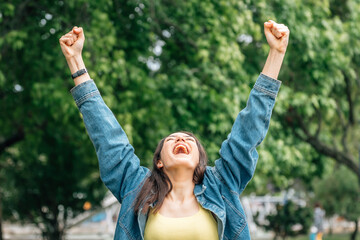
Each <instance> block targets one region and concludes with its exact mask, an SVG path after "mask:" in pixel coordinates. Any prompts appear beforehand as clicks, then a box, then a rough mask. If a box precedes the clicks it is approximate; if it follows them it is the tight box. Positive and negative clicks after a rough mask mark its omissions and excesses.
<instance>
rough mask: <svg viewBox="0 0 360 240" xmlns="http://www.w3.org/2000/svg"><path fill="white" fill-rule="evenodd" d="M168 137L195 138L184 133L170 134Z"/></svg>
mask: <svg viewBox="0 0 360 240" xmlns="http://www.w3.org/2000/svg"><path fill="white" fill-rule="evenodd" d="M168 137H193V136H191V135H189V134H186V133H182V132H175V133H172V134H170V135H169V136H168Z"/></svg>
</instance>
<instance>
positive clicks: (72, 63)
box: [66, 55, 85, 74]
mask: <svg viewBox="0 0 360 240" xmlns="http://www.w3.org/2000/svg"><path fill="white" fill-rule="evenodd" d="M66 61H67V63H68V66H69V68H70V72H71V74H74V73H76V72H77V71H79V70H80V69H83V68H85V64H84V61H83V59H82V56H81V55H76V56H73V57H70V58H66Z"/></svg>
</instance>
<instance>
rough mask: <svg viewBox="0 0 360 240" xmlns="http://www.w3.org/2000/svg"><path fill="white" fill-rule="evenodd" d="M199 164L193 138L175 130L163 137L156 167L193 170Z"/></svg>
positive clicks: (197, 151) (196, 147)
mask: <svg viewBox="0 0 360 240" xmlns="http://www.w3.org/2000/svg"><path fill="white" fill-rule="evenodd" d="M198 164H199V149H198V146H197V144H196V140H195V138H193V137H192V136H190V135H188V134H186V133H181V132H176V133H173V134H170V135H169V136H168V137H167V138H165V141H164V145H163V148H162V150H161V153H160V160H159V161H158V162H157V167H158V168H162V167H164V168H165V169H169V170H170V169H174V168H179V167H181V168H184V167H185V168H189V169H192V170H195V168H196V166H197V165H198Z"/></svg>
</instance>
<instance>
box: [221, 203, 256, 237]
mask: <svg viewBox="0 0 360 240" xmlns="http://www.w3.org/2000/svg"><path fill="white" fill-rule="evenodd" d="M222 198H223V199H224V203H225V207H226V223H225V233H224V239H227V240H235V239H243V238H242V237H241V236H242V235H243V234H242V233H243V230H244V229H245V227H246V224H247V223H246V219H245V216H244V214H243V213H241V211H240V210H239V209H237V208H236V207H235V206H234V204H233V203H232V202H231V201H230V200H229V199H227V198H226V197H225V196H222ZM239 202H240V200H239ZM249 239H250V238H249Z"/></svg>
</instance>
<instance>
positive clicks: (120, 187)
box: [59, 27, 148, 202]
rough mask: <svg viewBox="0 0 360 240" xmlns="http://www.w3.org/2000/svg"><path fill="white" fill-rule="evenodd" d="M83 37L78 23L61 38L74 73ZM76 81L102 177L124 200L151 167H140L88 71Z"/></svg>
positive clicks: (78, 66)
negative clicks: (77, 25)
mask: <svg viewBox="0 0 360 240" xmlns="http://www.w3.org/2000/svg"><path fill="white" fill-rule="evenodd" d="M84 41H85V36H84V32H83V29H82V28H77V27H74V28H73V29H72V31H70V32H69V33H67V34H65V35H64V36H62V37H61V38H60V40H59V42H60V46H61V49H62V52H63V53H64V56H65V58H66V61H67V63H68V66H69V68H70V72H71V74H74V73H75V72H77V71H78V70H80V69H83V68H85V64H84V61H83V59H82V57H81V52H82V48H83V45H84ZM74 82H75V85H76V86H75V87H74V88H73V89H71V93H72V95H73V97H74V100H75V102H76V105H77V106H78V108H79V110H80V112H81V114H82V115H83V119H84V123H85V126H86V129H87V132H88V134H89V136H90V139H91V141H92V142H93V144H94V147H95V150H96V154H97V157H98V160H99V166H100V176H101V179H102V181H103V182H104V183H105V185H106V186H107V187H108V188H109V190H110V191H111V192H112V193H113V194H114V196H115V197H116V198H117V199H118V200H119V201H120V202H122V199H123V198H124V197H125V196H126V195H127V193H129V192H131V191H132V190H133V189H135V188H136V187H137V186H138V185H139V184H140V183H141V182H142V180H143V179H144V177H145V175H146V173H147V172H148V169H146V168H143V167H140V161H139V159H138V157H137V156H136V155H135V153H134V149H133V147H132V146H131V144H130V143H129V140H128V138H127V136H126V134H125V132H124V130H123V129H122V128H121V126H120V124H119V123H118V121H117V120H116V118H115V116H114V114H113V113H112V112H111V110H110V109H109V108H108V107H107V106H106V104H105V103H104V101H103V99H102V97H101V95H100V92H99V90H98V89H97V87H96V85H95V82H94V81H93V80H92V79H90V76H89V74H88V73H85V74H82V75H81V76H79V77H76V78H75V79H74ZM74 161H76V159H74Z"/></svg>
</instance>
